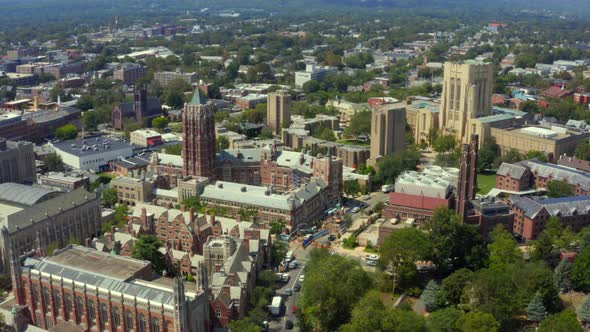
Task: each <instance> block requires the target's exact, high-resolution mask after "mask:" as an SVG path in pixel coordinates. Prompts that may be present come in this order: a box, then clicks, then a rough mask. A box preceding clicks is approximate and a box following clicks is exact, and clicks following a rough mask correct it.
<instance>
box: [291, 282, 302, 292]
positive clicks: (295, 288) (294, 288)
mask: <svg viewBox="0 0 590 332" xmlns="http://www.w3.org/2000/svg"><path fill="white" fill-rule="evenodd" d="M293 290H294V291H296V292H299V291H300V290H301V284H295V285H294V286H293Z"/></svg>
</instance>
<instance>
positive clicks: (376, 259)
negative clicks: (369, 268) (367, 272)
mask: <svg viewBox="0 0 590 332" xmlns="http://www.w3.org/2000/svg"><path fill="white" fill-rule="evenodd" d="M365 258H366V259H367V260H368V261H378V260H379V256H377V255H368V256H367V257H365Z"/></svg>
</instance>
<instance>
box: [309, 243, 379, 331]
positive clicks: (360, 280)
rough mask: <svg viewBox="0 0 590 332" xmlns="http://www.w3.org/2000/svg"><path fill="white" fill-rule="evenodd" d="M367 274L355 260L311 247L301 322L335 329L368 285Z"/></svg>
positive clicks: (314, 326)
mask: <svg viewBox="0 0 590 332" xmlns="http://www.w3.org/2000/svg"><path fill="white" fill-rule="evenodd" d="M371 285H372V282H371V278H370V277H369V276H368V275H367V273H366V272H365V271H364V270H363V268H362V267H361V265H360V264H359V262H357V261H354V260H351V259H348V258H346V257H343V256H340V255H331V254H330V253H329V252H328V251H327V250H325V249H312V252H311V253H310V260H309V261H308V264H307V272H306V273H305V281H304V285H303V294H302V295H303V296H302V297H301V298H300V301H299V303H301V304H302V305H301V307H302V308H303V317H304V319H303V324H305V325H306V326H309V327H312V328H314V329H321V330H324V331H336V330H337V329H338V328H339V327H340V325H342V324H344V323H346V322H348V321H349V319H350V315H351V311H352V308H353V306H354V305H355V303H356V302H357V301H358V300H359V299H360V298H362V297H363V295H364V294H365V293H366V292H367V291H368V290H369V289H370V288H371Z"/></svg>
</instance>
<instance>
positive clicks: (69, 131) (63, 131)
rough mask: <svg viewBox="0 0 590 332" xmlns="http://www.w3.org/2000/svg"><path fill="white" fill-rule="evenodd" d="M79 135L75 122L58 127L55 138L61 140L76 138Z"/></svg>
mask: <svg viewBox="0 0 590 332" xmlns="http://www.w3.org/2000/svg"><path fill="white" fill-rule="evenodd" d="M76 136H78V128H76V126H74V125H73V124H67V125H64V126H61V127H59V128H57V130H56V131H55V138H57V139H60V140H68V139H74V138H76Z"/></svg>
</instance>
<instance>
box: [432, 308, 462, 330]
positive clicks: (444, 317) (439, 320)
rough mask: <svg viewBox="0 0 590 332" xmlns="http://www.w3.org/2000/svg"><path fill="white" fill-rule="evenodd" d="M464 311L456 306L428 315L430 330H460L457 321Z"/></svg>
mask: <svg viewBox="0 0 590 332" xmlns="http://www.w3.org/2000/svg"><path fill="white" fill-rule="evenodd" d="M461 316H463V311H461V310H459V309H456V308H445V309H441V310H437V311H435V312H433V313H431V314H430V316H429V317H428V330H429V331H431V332H458V331H459V329H457V321H458V320H459V318H461Z"/></svg>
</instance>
